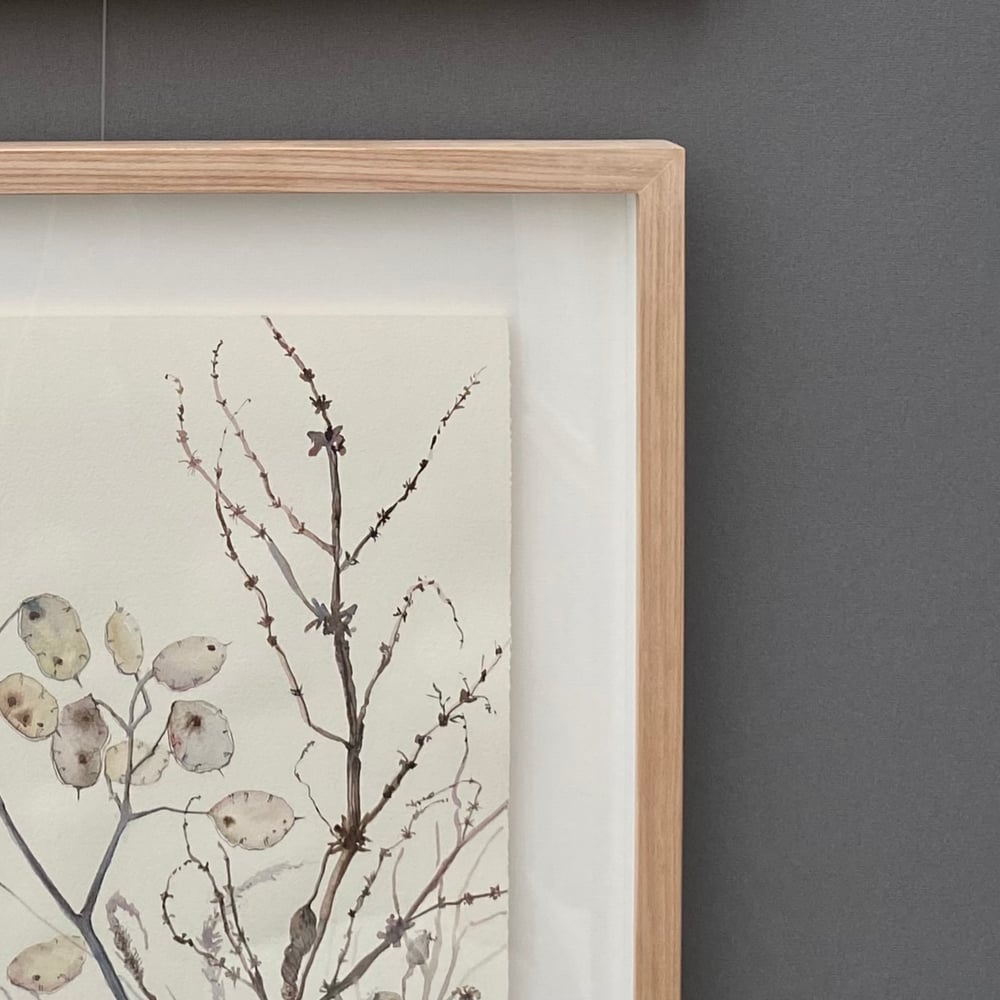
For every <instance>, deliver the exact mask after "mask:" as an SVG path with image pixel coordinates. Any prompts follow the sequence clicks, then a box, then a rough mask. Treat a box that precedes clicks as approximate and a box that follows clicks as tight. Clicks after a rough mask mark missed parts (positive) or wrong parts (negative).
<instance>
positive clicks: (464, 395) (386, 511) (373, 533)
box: [342, 368, 483, 569]
mask: <svg viewBox="0 0 1000 1000" xmlns="http://www.w3.org/2000/svg"><path fill="white" fill-rule="evenodd" d="M482 372H483V369H481V368H480V369H479V371H477V372H475V373H474V374H473V375H471V376H470V378H469V381H468V382H466V383H465V385H464V386H463V387H462V390H461V391H460V392H459V394H458V395H457V396H456V397H455V402H454V403H452V404H451V406H450V407H449V408H448V410H447V411H446V412H445V414H444V416H443V417H442V418H441V419H440V420H439V421H438V425H437V428H436V429H435V431H434V433H433V435H432V436H431V440H430V445H429V446H428V448H427V454H426V455H425V456H424V457H423V458H422V459H421V460H420V464H419V465H418V466H417V471H416V472H415V473H414V474H413V475H412V476H411V477H410V478H409V479H407V480H406V482H405V483H403V492H402V493H400V495H399V496H398V497H397V498H396V499H395V500H394V501H393V502H392V503H391V504H389V506H388V507H384V508H383V509H382V510H380V511H379V512H378V514H377V516H376V519H375V523H374V524H373V525H372V526H371V527H370V528H369V529H368V531H367V532H366V534H365V536H364V537H363V538H362V539H361V540H360V541H359V542H358V543H357V545H355V546H354V548H353V549H352V550H351V552H350V553H349V554H348V555H347V556H346V557H345V559H344V561H343V564H342V568H344V569H346V568H347V567H349V566H355V565H357V562H358V556H360V555H361V552H362V550H363V549H364V547H365V546H366V545H367V544H368V543H369V542H374V541H376V540H377V539H378V537H379V534H380V532H381V531H382V529H383V528H384V527H385V526H386V525H387V524H388V523H389V520H390V519H391V517H392V515H393V514H394V513H395V511H396V508H397V507H398V506H399V505H400V504H401V503H403V502H405V501H406V500H408V499H409V498H410V496H411V495H412V494H413V493H414V492H415V491H416V489H417V484H418V483H419V481H420V477H421V476H422V475H423V473H424V470H425V469H426V468H427V466H428V465H430V463H431V459H432V458H433V457H434V449H435V448H436V447H437V443H438V440H439V439H440V437H441V435H442V434H443V433H444V429H445V428H446V427H447V426H448V423H449V421H450V420H451V419H452V417H454V416H455V414H456V413H458V411H459V410H462V409H465V403H466V401H467V400H468V398H469V397H470V396H471V395H472V391H473V389H475V387H476V386H478V385H480V381H479V376H480V375H481V374H482Z"/></svg>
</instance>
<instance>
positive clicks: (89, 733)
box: [52, 694, 110, 790]
mask: <svg viewBox="0 0 1000 1000" xmlns="http://www.w3.org/2000/svg"><path fill="white" fill-rule="evenodd" d="M109 735H110V733H109V730H108V724H107V723H106V722H105V721H104V717H103V716H102V715H101V710H100V708H98V706H97V702H95V701H94V697H93V695H89V694H88V695H84V696H83V697H82V698H80V699H79V700H78V701H74V702H72V703H71V704H69V705H66V706H64V707H63V710H62V712H61V713H60V714H59V728H58V729H57V730H56V732H55V735H54V736H53V737H52V764H53V766H54V767H55V769H56V774H57V775H59V780H60V781H61V782H62V783H63V784H64V785H72V787H73V788H76V789H78V790H79V789H81V788H90V787H91V785H96V784H97V779H98V778H100V776H101V766H102V763H103V761H102V751H103V749H104V745H105V743H107V742H108V736H109Z"/></svg>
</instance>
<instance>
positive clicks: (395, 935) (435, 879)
mask: <svg viewBox="0 0 1000 1000" xmlns="http://www.w3.org/2000/svg"><path fill="white" fill-rule="evenodd" d="M506 809H507V803H506V802H503V803H502V804H501V805H499V806H497V808H496V809H494V810H493V811H492V812H491V813H490V814H489V815H488V816H486V817H485V818H484V819H483V820H482V821H481V822H479V823H478V824H477V825H476V826H474V827H472V828H471V829H470V830H469V831H468V833H467V834H466V835H465V837H464V838H463V839H462V840H461V841H460V843H458V844H457V845H456V846H455V847H454V848H453V849H452V850H451V851H450V852H449V853H448V854H447V855H445V857H444V859H443V860H442V861H441V863H440V864H439V865H438V866H437V868H436V869H435V871H434V874H433V875H432V876H431V878H430V881H429V882H428V883H427V884H426V885H425V886H424V888H423V889H422V890H421V891H420V892H419V893H418V894H417V896H416V898H415V899H414V900H413V901H412V902H411V903H410V906H409V908H408V909H407V910H406V912H405V913H403V914H402V915H400V916H399V917H396V918H391V919H390V922H389V924H390V925H391V929H390V926H389V925H387V930H386V932H385V933H384V934H383V937H382V940H381V941H380V942H379V944H377V945H376V946H375V947H374V948H372V949H371V951H369V952H368V953H367V954H366V955H364V956H363V957H362V958H361V959H359V960H358V962H357V963H356V964H355V965H354V967H353V968H352V969H351V970H350V971H349V972H348V973H347V975H346V976H344V978H343V979H340V980H337V981H335V982H333V983H326V984H324V990H323V994H322V1000H335V998H336V997H338V996H339V995H340V994H341V993H343V991H344V990H346V989H348V988H349V987H351V986H353V985H354V984H355V983H356V982H358V980H359V979H360V978H361V976H363V975H364V974H365V973H366V972H367V971H368V969H369V968H371V966H372V965H373V964H374V962H375V961H376V960H377V959H378V958H379V957H380V956H381V955H383V954H385V952H386V951H388V950H389V948H391V947H393V945H394V944H396V943H398V942H399V940H400V939H401V938H402V935H403V933H404V932H405V930H407V929H408V928H410V927H412V926H413V924H414V923H415V922H416V921H417V920H419V919H420V917H423V916H426V915H427V914H428V913H432V912H434V911H435V910H437V909H445V908H447V907H450V906H460V905H463V904H470V903H473V902H475V901H476V900H477V899H485V898H492V899H499V898H500V897H501V896H503V895H504V894H505V893H506V890H503V889H501V888H500V887H499V886H493V887H491V888H490V889H489V890H488V891H487V892H485V893H480V894H467V895H466V896H463V897H461V898H459V899H457V900H450V901H449V900H442V899H440V898H438V900H437V902H435V903H434V905H432V906H429V907H426V908H424V907H423V904H424V901H425V900H426V899H427V897H428V896H430V895H431V894H432V893H433V892H435V891H436V890H437V889H438V886H439V885H440V884H441V880H442V879H443V878H444V877H445V875H446V874H447V873H448V870H449V869H450V868H451V866H452V865H453V864H454V862H455V859H456V858H457V857H458V856H459V854H461V852H462V850H463V849H464V848H465V847H466V846H468V844H470V843H471V842H472V841H473V840H474V839H475V838H476V837H477V836H478V835H479V834H480V833H482V831H483V830H485V829H487V828H488V827H489V826H490V824H491V823H493V822H494V821H495V820H496V819H497V818H498V817H499V816H501V815H502V814H503V813H504V812H505V811H506Z"/></svg>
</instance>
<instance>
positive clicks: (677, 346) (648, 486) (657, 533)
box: [635, 154, 684, 1000]
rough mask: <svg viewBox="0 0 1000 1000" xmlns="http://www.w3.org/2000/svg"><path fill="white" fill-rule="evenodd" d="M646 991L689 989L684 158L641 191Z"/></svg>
mask: <svg viewBox="0 0 1000 1000" xmlns="http://www.w3.org/2000/svg"><path fill="white" fill-rule="evenodd" d="M636 236H637V253H636V258H637V273H636V282H637V284H636V299H637V305H638V319H637V323H638V326H637V348H636V371H637V378H638V387H637V388H638V422H637V442H636V443H637V448H638V476H639V479H638V492H637V497H638V508H639V509H638V544H639V558H638V571H639V580H638V586H637V590H636V595H637V596H636V601H637V605H638V606H637V609H636V611H637V616H638V621H637V636H638V648H637V650H636V656H637V665H636V688H637V702H638V704H637V710H636V713H637V714H636V739H637V751H636V838H637V843H636V902H635V914H636V929H635V930H636V943H635V955H636V958H635V962H636V966H635V995H636V1000H645V998H653V997H655V998H656V1000H679V997H680V978H681V977H680V969H681V831H682V805H683V800H682V787H683V767H682V763H683V706H684V160H683V154H681V155H680V156H676V157H672V158H671V161H670V162H669V163H668V165H667V166H666V167H665V168H664V170H663V171H662V172H661V173H659V174H658V175H657V176H656V177H655V178H654V179H653V180H652V181H651V182H650V183H649V184H648V185H647V186H646V187H645V188H643V190H642V191H640V192H639V193H638V206H637V213H636Z"/></svg>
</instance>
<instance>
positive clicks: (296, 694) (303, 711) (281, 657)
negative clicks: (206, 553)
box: [215, 446, 347, 746]
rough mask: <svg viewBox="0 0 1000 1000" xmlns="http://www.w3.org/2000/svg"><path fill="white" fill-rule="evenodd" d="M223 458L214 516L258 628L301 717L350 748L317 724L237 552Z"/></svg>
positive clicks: (257, 581) (254, 579) (319, 732)
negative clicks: (251, 599)
mask: <svg viewBox="0 0 1000 1000" xmlns="http://www.w3.org/2000/svg"><path fill="white" fill-rule="evenodd" d="M219 455H220V459H219V462H218V463H217V464H216V466H215V479H216V485H217V487H219V488H217V489H216V491H215V516H216V519H217V520H218V522H219V526H220V527H221V528H222V538H223V539H224V541H225V546H226V555H227V557H228V558H229V559H230V561H232V562H233V563H235V564H236V566H237V567H238V568H239V570H240V572H241V573H242V574H243V586H244V588H245V589H246V590H248V591H250V592H251V593H252V594H253V595H254V596H255V597H256V598H257V604H258V606H259V608H260V612H261V617H260V620H259V621H258V623H257V624H258V625H260V627H261V628H262V629H264V632H265V634H266V636H267V644H268V646H270V647H271V649H272V650H274V655H275V656H276V657H277V660H278V663H279V665H280V666H281V669H282V671H283V673H284V675H285V678H286V680H287V681H288V684H289V691H290V692H291V695H292V697H293V698H294V699H295V700H296V702H297V703H298V706H299V714H300V715H301V716H302V721H303V722H304V723H305V724H306V725H307V726H308V727H309V728H310V729H311V730H312V731H313V732H314V733H316V734H317V735H319V736H322V737H323V738H324V739H328V740H333V741H334V742H336V743H341V744H343V745H344V746H347V741H346V740H345V739H344V738H343V737H342V736H338V735H337V734H336V733H333V732H330V730H328V729H325V728H324V727H322V726H320V725H319V724H318V723H316V722H314V721H313V717H312V713H311V712H310V711H309V703H308V702H307V701H306V696H305V693H304V692H303V690H302V685H301V684H300V683H299V680H298V677H297V676H296V675H295V671H294V670H293V669H292V665H291V663H290V662H289V659H288V655H287V654H286V653H285V650H284V648H283V647H282V645H281V642H280V641H279V640H278V636H277V635H276V634H275V631H274V617H273V615H272V614H271V608H270V605H269V603H268V600H267V595H266V594H265V593H264V591H263V589H262V588H261V586H260V579H259V578H258V577H257V576H255V575H253V574H252V573H251V572H250V570H249V569H248V568H247V566H246V564H245V563H244V562H243V559H242V558H241V556H240V554H239V552H238V551H237V549H236V542H235V539H234V538H233V530H232V528H231V527H230V526H229V524H228V522H227V521H226V517H225V514H224V513H223V510H222V504H223V499H222V498H223V496H224V494H223V493H222V490H221V483H222V462H221V455H222V448H221V446H220V449H219Z"/></svg>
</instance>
